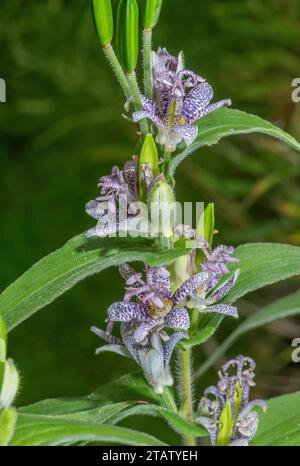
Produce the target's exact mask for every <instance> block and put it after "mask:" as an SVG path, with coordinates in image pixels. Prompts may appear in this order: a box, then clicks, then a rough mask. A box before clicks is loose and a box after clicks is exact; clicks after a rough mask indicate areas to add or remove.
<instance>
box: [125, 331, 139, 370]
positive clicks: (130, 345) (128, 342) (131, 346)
mask: <svg viewBox="0 0 300 466" xmlns="http://www.w3.org/2000/svg"><path fill="white" fill-rule="evenodd" d="M121 335H122V340H123V343H124V345H125V346H126V348H127V349H128V351H129V353H130V354H131V356H132V357H133V359H134V360H135V361H136V362H137V363H138V364H139V363H140V359H139V351H138V345H137V344H136V342H135V340H134V337H133V329H132V325H131V324H128V323H122V324H121Z"/></svg>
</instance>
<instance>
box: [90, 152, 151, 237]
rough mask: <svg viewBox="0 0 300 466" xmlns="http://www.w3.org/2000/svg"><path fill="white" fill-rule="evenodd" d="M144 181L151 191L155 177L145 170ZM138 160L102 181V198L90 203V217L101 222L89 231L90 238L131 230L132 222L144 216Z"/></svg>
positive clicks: (115, 169)
mask: <svg viewBox="0 0 300 466" xmlns="http://www.w3.org/2000/svg"><path fill="white" fill-rule="evenodd" d="M142 174H143V181H144V184H145V188H146V190H148V188H149V189H150V184H151V182H152V181H153V177H152V176H150V175H152V174H151V173H149V170H148V171H147V167H146V166H145V167H143V173H142ZM138 179H139V173H138V157H137V156H133V157H132V159H131V160H129V161H127V162H126V163H125V165H124V168H123V170H120V169H119V168H118V167H117V166H114V167H113V169H112V172H111V175H108V176H103V177H102V178H100V181H99V184H98V186H99V187H100V190H101V196H99V197H97V198H96V199H95V200H92V201H90V202H88V203H87V204H86V212H87V214H88V215H90V216H91V217H93V218H94V219H96V220H98V223H97V225H96V227H94V228H91V229H90V230H88V231H87V232H86V236H87V237H88V238H90V237H105V236H109V235H113V234H116V233H117V232H120V231H122V230H124V231H128V230H130V228H131V222H132V221H133V220H136V219H137V217H138V216H139V217H141V216H142V215H143V212H142V211H141V209H140V208H139V206H140V204H139V189H138Z"/></svg>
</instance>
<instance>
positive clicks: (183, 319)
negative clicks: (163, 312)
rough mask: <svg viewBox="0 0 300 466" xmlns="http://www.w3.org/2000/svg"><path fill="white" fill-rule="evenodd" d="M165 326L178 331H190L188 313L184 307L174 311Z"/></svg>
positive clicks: (169, 315)
mask: <svg viewBox="0 0 300 466" xmlns="http://www.w3.org/2000/svg"><path fill="white" fill-rule="evenodd" d="M165 325H166V326H167V327H170V328H174V329H176V330H188V329H189V328H190V317H189V313H188V311H187V310H186V309H185V308H184V307H182V308H181V309H173V310H172V311H171V312H169V314H168V315H167V317H166V318H165Z"/></svg>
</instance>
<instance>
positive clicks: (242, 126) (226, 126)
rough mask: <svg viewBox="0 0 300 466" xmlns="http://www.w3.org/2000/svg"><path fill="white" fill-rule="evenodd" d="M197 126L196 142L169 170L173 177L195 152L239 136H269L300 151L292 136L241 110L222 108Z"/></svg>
mask: <svg viewBox="0 0 300 466" xmlns="http://www.w3.org/2000/svg"><path fill="white" fill-rule="evenodd" d="M197 126H198V137H197V139H196V141H195V142H194V143H193V144H191V145H190V146H188V147H187V148H186V150H184V151H183V152H181V153H180V154H178V155H177V156H175V157H174V158H173V159H172V161H171V163H170V168H169V174H170V175H171V176H173V175H174V173H175V171H176V168H177V167H178V165H179V164H180V163H181V162H182V161H183V160H184V159H186V158H187V157H188V156H189V155H190V154H191V153H192V152H194V151H195V150H197V149H199V148H200V147H203V146H211V145H213V144H217V143H218V142H219V141H220V139H222V138H224V137H227V136H234V135H237V134H249V133H262V134H267V135H269V136H273V137H274V138H276V139H279V140H280V141H282V142H285V143H286V144H288V145H289V146H291V147H292V148H293V149H295V150H297V151H300V144H299V142H298V141H296V139H294V138H293V137H292V136H291V135H290V134H288V133H286V132H285V131H283V130H282V129H280V128H278V127H276V126H274V125H272V124H271V123H269V122H268V121H265V120H263V119H262V118H260V117H258V116H256V115H251V114H249V113H246V112H242V111H240V110H234V109H229V108H225V107H223V108H220V109H219V110H216V111H215V112H212V113H210V114H209V115H207V116H205V117H204V118H201V120H199V121H198V122H197Z"/></svg>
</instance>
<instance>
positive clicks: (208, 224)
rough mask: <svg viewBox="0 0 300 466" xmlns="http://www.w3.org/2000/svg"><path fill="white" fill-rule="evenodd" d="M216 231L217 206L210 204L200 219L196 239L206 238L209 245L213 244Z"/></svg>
mask: <svg viewBox="0 0 300 466" xmlns="http://www.w3.org/2000/svg"><path fill="white" fill-rule="evenodd" d="M214 229H215V206H214V204H212V203H211V204H208V205H207V206H206V208H205V210H204V212H203V214H202V215H201V217H200V220H199V223H198V225H197V230H196V237H197V238H201V237H202V238H204V239H205V240H206V241H208V242H209V244H212V242H213V236H214Z"/></svg>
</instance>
